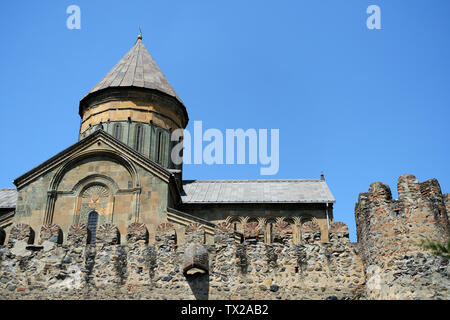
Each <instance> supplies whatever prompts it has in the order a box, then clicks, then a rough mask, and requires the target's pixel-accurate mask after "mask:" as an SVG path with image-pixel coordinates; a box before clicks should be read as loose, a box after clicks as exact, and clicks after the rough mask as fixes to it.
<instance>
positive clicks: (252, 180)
mask: <svg viewBox="0 0 450 320" xmlns="http://www.w3.org/2000/svg"><path fill="white" fill-rule="evenodd" d="M322 181H323V182H325V181H324V180H321V179H242V180H238V179H224V180H219V179H218V180H198V179H192V180H183V183H184V182H197V183H208V182H209V183H216V182H234V183H241V182H322Z"/></svg>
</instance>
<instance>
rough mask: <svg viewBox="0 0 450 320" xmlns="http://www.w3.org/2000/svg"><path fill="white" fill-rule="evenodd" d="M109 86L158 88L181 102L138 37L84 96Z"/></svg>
mask: <svg viewBox="0 0 450 320" xmlns="http://www.w3.org/2000/svg"><path fill="white" fill-rule="evenodd" d="M110 87H139V88H147V89H154V90H159V91H161V92H164V93H166V94H168V95H170V96H172V97H174V98H176V99H177V100H178V101H179V102H180V103H181V104H183V102H182V101H181V99H180V98H179V97H178V95H177V94H176V92H175V90H174V89H173V88H172V86H171V85H170V83H169V81H167V79H166V77H165V76H164V74H163V73H162V71H161V69H160V68H159V67H158V65H157V64H156V62H155V60H153V58H152V56H151V55H150V52H148V50H147V48H146V47H145V45H144V43H143V42H142V40H141V39H139V38H138V40H137V41H136V43H135V44H134V46H133V47H132V48H131V49H130V51H128V53H127V54H126V55H125V56H123V58H122V59H121V60H120V61H119V62H118V63H117V64H116V65H115V66H114V68H112V69H111V71H109V72H108V74H107V75H106V76H105V77H104V78H103V79H102V80H101V81H100V82H99V83H97V85H96V86H95V87H94V88H92V89H91V91H89V92H88V94H87V95H86V96H88V95H89V94H91V93H94V92H97V91H99V90H102V89H106V88H110ZM86 96H85V97H86Z"/></svg>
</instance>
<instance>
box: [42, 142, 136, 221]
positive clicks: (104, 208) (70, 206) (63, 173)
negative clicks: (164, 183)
mask: <svg viewBox="0 0 450 320" xmlns="http://www.w3.org/2000/svg"><path fill="white" fill-rule="evenodd" d="M95 166H97V168H99V170H94V168H95ZM83 175H84V176H83ZM113 177H114V179H113ZM139 190H140V181H139V176H138V174H137V171H136V168H135V167H134V165H133V164H132V162H131V161H130V160H129V159H127V158H126V157H125V156H123V155H122V154H119V153H116V152H115V151H109V150H92V151H86V152H83V153H81V154H78V155H76V156H73V157H72V158H70V159H69V160H67V161H66V162H65V163H64V164H63V165H62V166H61V167H60V168H59V169H58V171H57V172H56V173H55V175H54V176H53V178H52V181H51V183H50V188H49V190H48V197H47V203H46V212H45V219H44V220H45V221H44V222H45V223H46V224H51V223H53V222H54V221H53V220H54V216H55V215H58V216H60V217H58V218H57V219H56V220H57V221H55V222H58V224H60V225H62V226H63V225H68V224H70V223H73V224H76V223H87V214H88V213H89V210H88V209H89V208H91V209H93V210H94V209H95V210H96V211H97V212H98V213H99V216H100V222H101V223H106V222H112V221H113V220H112V214H113V208H114V202H115V201H114V198H115V196H116V195H117V194H120V195H121V196H122V197H123V196H124V195H125V196H128V195H129V197H130V199H129V200H128V202H129V203H130V212H132V213H134V216H136V217H137V215H138V211H139V201H138V197H139ZM86 199H89V201H90V204H87V203H86V202H89V201H88V200H86ZM96 202H99V206H95V203H96ZM55 204H56V205H55ZM55 210H56V211H55ZM69 211H70V212H69ZM70 215H72V217H69V216H70ZM101 217H104V218H101ZM70 220H71V221H70Z"/></svg>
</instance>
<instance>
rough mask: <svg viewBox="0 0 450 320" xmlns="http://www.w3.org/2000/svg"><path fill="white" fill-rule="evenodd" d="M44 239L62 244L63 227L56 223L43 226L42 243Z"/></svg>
mask: <svg viewBox="0 0 450 320" xmlns="http://www.w3.org/2000/svg"><path fill="white" fill-rule="evenodd" d="M44 241H50V242H54V243H57V244H62V242H63V233H62V230H61V228H60V227H59V226H57V225H56V224H51V225H44V226H42V227H41V232H40V243H41V244H42V243H43V242H44Z"/></svg>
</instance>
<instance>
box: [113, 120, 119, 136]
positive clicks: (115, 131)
mask: <svg viewBox="0 0 450 320" xmlns="http://www.w3.org/2000/svg"><path fill="white" fill-rule="evenodd" d="M113 137H114V138H116V139H118V140H120V124H118V123H116V124H115V125H114V127H113Z"/></svg>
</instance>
